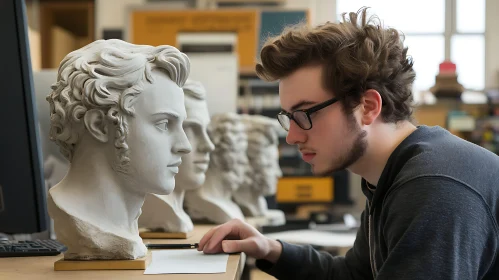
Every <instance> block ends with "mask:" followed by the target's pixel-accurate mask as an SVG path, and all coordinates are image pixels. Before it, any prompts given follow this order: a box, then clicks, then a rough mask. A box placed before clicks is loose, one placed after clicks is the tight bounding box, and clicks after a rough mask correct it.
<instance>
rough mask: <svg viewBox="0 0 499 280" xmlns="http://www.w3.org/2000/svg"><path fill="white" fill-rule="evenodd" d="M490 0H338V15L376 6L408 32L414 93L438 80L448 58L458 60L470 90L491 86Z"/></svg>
mask: <svg viewBox="0 0 499 280" xmlns="http://www.w3.org/2000/svg"><path fill="white" fill-rule="evenodd" d="M485 1H486V0H404V1H400V0H336V11H337V15H338V19H340V18H341V13H343V12H352V11H353V12H356V11H358V10H359V9H360V8H361V7H363V6H365V7H370V9H369V14H376V15H377V16H379V18H380V19H382V21H383V22H382V23H383V25H384V26H385V27H394V28H396V29H397V30H399V31H401V32H402V33H403V34H404V35H405V41H404V45H405V46H407V47H408V48H409V50H408V54H409V55H411V56H412V57H413V60H414V70H415V71H416V81H415V82H414V92H415V93H416V95H417V93H419V92H421V91H427V90H428V89H429V88H430V87H431V86H433V85H434V83H435V75H437V73H438V65H439V64H440V63H441V62H442V61H444V60H445V59H450V60H451V61H452V62H453V63H455V64H456V67H457V74H458V80H459V82H460V83H461V84H462V85H463V86H464V87H465V88H467V89H473V90H482V89H483V88H484V85H485V34H484V33H485Z"/></svg>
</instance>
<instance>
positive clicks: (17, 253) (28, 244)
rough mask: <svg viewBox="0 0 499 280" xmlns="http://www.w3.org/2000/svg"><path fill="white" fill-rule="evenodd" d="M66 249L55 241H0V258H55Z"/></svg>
mask: <svg viewBox="0 0 499 280" xmlns="http://www.w3.org/2000/svg"><path fill="white" fill-rule="evenodd" d="M67 249H68V248H67V247H66V246H64V245H63V244H61V243H60V242H58V241H56V240H51V239H44V240H34V241H13V240H7V241H0V258H10V257H32V256H55V255H59V254H60V253H62V252H64V251H66V250H67Z"/></svg>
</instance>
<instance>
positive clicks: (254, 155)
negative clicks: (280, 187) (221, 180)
mask: <svg viewBox="0 0 499 280" xmlns="http://www.w3.org/2000/svg"><path fill="white" fill-rule="evenodd" d="M243 120H244V123H245V126H246V132H247V134H248V150H247V155H248V159H249V163H250V164H249V165H248V169H247V173H246V176H245V180H244V181H243V183H242V185H241V187H240V188H239V189H238V190H237V191H236V192H235V193H234V201H236V203H237V204H238V205H239V206H240V207H241V210H242V211H243V213H244V215H245V216H247V217H258V216H265V214H267V212H268V208H267V201H266V200H265V197H264V196H269V195H274V194H275V192H276V186H277V180H278V179H279V178H280V177H282V172H281V168H280V166H279V149H278V145H279V137H278V135H277V129H279V127H280V126H279V124H278V123H276V121H275V120H274V119H270V118H267V117H264V116H250V115H245V116H243Z"/></svg>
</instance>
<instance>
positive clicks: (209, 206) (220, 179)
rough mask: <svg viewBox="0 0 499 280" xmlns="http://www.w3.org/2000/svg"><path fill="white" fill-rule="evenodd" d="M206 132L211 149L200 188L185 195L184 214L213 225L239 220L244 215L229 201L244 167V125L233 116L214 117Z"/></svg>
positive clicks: (246, 142) (240, 181)
mask: <svg viewBox="0 0 499 280" xmlns="http://www.w3.org/2000/svg"><path fill="white" fill-rule="evenodd" d="M208 133H209V135H210V139H211V140H212V141H213V143H214V144H215V150H214V151H213V152H212V153H211V157H210V165H209V167H208V171H207V172H206V181H205V183H204V184H203V186H202V187H201V188H199V189H197V190H192V191H187V192H186V195H185V206H186V208H187V212H188V213H189V215H190V216H191V218H192V219H195V220H208V221H211V222H214V223H217V224H221V223H225V222H227V221H229V220H231V219H234V218H238V219H241V220H242V219H244V215H243V213H242V212H241V209H240V208H239V206H238V205H237V204H235V203H234V202H233V201H232V194H233V192H234V191H236V190H237V189H238V188H239V186H240V185H241V183H242V180H243V178H244V174H245V170H246V166H247V165H248V158H247V156H246V149H247V146H248V139H247V136H246V131H245V126H244V124H243V122H242V121H241V118H240V116H239V115H237V114H235V113H224V114H217V115H215V116H213V117H212V119H211V123H210V125H209V128H208Z"/></svg>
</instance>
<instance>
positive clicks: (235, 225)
mask: <svg viewBox="0 0 499 280" xmlns="http://www.w3.org/2000/svg"><path fill="white" fill-rule="evenodd" d="M239 224H240V223H239V222H238V221H236V220H232V221H230V222H227V223H225V224H223V225H221V226H220V227H219V228H218V229H216V230H215V231H214V232H213V234H212V235H211V237H210V240H209V241H207V243H206V244H205V245H204V247H203V252H205V253H220V252H222V240H224V239H225V238H226V237H227V236H229V235H230V236H232V237H236V238H237V239H239V238H240V237H239Z"/></svg>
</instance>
